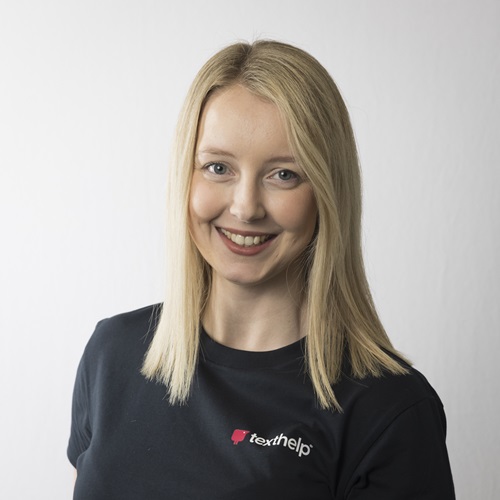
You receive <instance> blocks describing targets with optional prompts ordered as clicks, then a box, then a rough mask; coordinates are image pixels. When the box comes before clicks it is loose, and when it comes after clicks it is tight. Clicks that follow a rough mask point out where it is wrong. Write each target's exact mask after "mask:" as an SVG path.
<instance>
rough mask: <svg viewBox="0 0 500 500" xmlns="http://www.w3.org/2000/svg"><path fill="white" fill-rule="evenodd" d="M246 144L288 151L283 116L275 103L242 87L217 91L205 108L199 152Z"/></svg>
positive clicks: (198, 145) (198, 142) (199, 129)
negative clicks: (215, 147)
mask: <svg viewBox="0 0 500 500" xmlns="http://www.w3.org/2000/svg"><path fill="white" fill-rule="evenodd" d="M243 144H246V145H247V146H250V145H251V144H254V145H259V147H266V146H268V147H271V148H273V149H276V148H277V149H285V150H289V149H290V148H289V144H288V137H287V133H286V129H285V126H284V122H283V120H282V117H281V113H280V111H279V109H278V107H277V106H276V105H275V104H274V103H272V102H270V101H268V100H266V99H263V98H261V97H259V96H257V95H255V94H254V93H252V92H251V91H249V90H248V89H246V88H245V87H243V86H242V85H233V86H230V87H227V88H224V89H221V90H217V91H216V92H215V93H214V94H213V95H211V96H210V97H209V99H208V100H207V102H206V104H205V106H204V108H203V112H202V114H201V117H200V121H199V124H198V140H197V150H200V149H205V148H207V147H209V146H210V147H214V146H217V147H220V148H222V149H226V148H228V147H229V146H233V147H236V146H237V145H243Z"/></svg>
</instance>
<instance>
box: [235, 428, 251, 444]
mask: <svg viewBox="0 0 500 500" xmlns="http://www.w3.org/2000/svg"><path fill="white" fill-rule="evenodd" d="M249 433H250V431H242V430H241V429H235V430H234V432H233V435H232V436H231V440H232V442H233V444H238V443H241V442H242V441H243V440H244V439H245V436H246V435H247V434H249Z"/></svg>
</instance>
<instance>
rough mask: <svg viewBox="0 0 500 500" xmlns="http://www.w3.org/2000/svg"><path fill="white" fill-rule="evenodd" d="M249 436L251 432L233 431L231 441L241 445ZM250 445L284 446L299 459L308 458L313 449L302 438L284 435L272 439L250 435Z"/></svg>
mask: <svg viewBox="0 0 500 500" xmlns="http://www.w3.org/2000/svg"><path fill="white" fill-rule="evenodd" d="M247 434H250V431H244V430H241V429H235V430H234V431H233V435H232V436H231V441H232V442H233V444H238V443H241V442H242V441H244V440H245V438H246V437H247ZM250 443H253V444H256V445H259V446H283V447H285V448H288V449H289V450H292V451H295V453H297V455H298V456H299V458H302V457H307V455H309V453H311V449H312V448H313V445H312V444H305V443H303V442H302V438H300V437H299V439H295V438H289V437H287V436H285V435H284V434H280V435H279V436H275V437H274V438H271V439H265V438H262V437H259V436H257V434H255V433H253V434H251V435H250Z"/></svg>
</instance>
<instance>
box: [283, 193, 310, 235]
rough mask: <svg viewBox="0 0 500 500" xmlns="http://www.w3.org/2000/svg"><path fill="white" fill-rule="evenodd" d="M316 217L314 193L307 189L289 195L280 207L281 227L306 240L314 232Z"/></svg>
mask: <svg viewBox="0 0 500 500" xmlns="http://www.w3.org/2000/svg"><path fill="white" fill-rule="evenodd" d="M317 217H318V209H317V207H316V202H315V200H314V195H313V194H312V192H310V191H309V190H307V191H305V192H303V193H300V194H299V195H298V196H293V197H291V198H290V199H289V200H287V202H286V203H283V204H281V207H280V219H281V221H282V222H281V223H282V225H283V227H285V228H286V229H288V230H290V231H294V232H297V233H299V235H301V236H304V238H306V239H307V240H308V241H309V240H310V239H311V237H312V235H313V233H314V229H315V227H316V220H317Z"/></svg>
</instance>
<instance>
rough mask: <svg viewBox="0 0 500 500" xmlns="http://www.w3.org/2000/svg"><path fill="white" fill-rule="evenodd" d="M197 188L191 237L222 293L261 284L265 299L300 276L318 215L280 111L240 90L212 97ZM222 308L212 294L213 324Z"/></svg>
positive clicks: (201, 138)
mask: <svg viewBox="0 0 500 500" xmlns="http://www.w3.org/2000/svg"><path fill="white" fill-rule="evenodd" d="M191 182H192V184H191V193H190V227H191V233H192V237H193V240H194V242H195V244H196V246H197V248H198V250H199V252H200V253H201V255H202V257H203V259H204V260H205V261H206V262H207V263H208V264H209V265H210V267H211V268H212V280H213V281H212V284H213V285H214V286H215V289H216V290H217V291H218V292H217V293H219V294H223V295H226V296H230V295H231V294H232V293H234V292H232V290H233V288H234V286H233V285H235V284H237V285H240V286H241V285H252V286H254V285H257V284H258V285H260V290H259V293H260V294H262V293H266V290H267V289H269V288H273V287H274V288H275V289H278V288H282V289H285V288H286V286H287V281H288V280H289V277H290V276H294V277H298V276H299V274H300V269H301V268H303V263H301V260H300V259H299V257H300V256H301V255H303V254H304V251H305V250H306V248H307V246H308V244H309V243H310V242H311V240H312V237H313V234H314V229H315V227H316V217H317V209H316V203H315V200H314V193H313V189H312V187H311V185H310V184H309V182H307V179H306V178H305V174H304V172H303V171H302V169H301V168H300V167H299V165H297V164H296V163H295V161H294V159H293V155H292V152H291V149H290V146H289V144H288V138H287V134H286V129H285V126H284V124H283V123H282V120H281V117H280V114H279V111H278V108H277V107H276V106H275V105H274V104H272V103H270V102H268V101H264V100H263V99H261V98H259V97H257V96H255V95H254V94H252V93H251V92H249V91H248V90H247V89H246V88H245V87H243V86H241V85H234V86H231V87H229V88H226V89H224V90H222V91H219V92H217V93H215V94H214V95H212V96H211V97H210V99H209V100H208V102H207V103H206V106H205V108H204V110H203V113H202V116H201V119H200V124H199V130H198V141H197V145H196V160H195V168H194V172H193V177H192V181H191ZM250 257H252V258H250ZM300 293H301V292H300V290H296V296H295V297H294V299H295V300H296V302H297V303H299V302H300V296H299V295H297V294H300ZM217 303H218V299H216V297H214V294H211V296H210V302H209V307H208V308H207V312H208V311H210V310H213V309H215V310H213V311H212V315H213V316H216V314H215V312H216V311H217V310H218V306H217V305H216V304H217ZM205 326H206V325H205ZM211 330H212V331H214V332H219V335H221V334H220V330H219V328H217V327H214V328H212V329H211ZM289 333H290V334H291V333H292V332H289ZM296 333H298V331H297V332H296ZM239 337H241V336H240V335H239ZM268 337H270V338H269V340H271V339H272V336H268ZM218 339H219V340H221V341H222V340H223V338H222V336H219V337H218ZM242 340H243V339H242ZM294 340H298V338H297V337H290V342H292V341H294ZM266 343H267V344H269V343H272V342H269V341H268V342H266ZM277 347H279V345H278V346H277Z"/></svg>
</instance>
